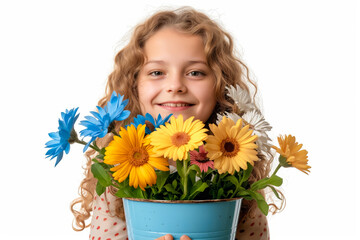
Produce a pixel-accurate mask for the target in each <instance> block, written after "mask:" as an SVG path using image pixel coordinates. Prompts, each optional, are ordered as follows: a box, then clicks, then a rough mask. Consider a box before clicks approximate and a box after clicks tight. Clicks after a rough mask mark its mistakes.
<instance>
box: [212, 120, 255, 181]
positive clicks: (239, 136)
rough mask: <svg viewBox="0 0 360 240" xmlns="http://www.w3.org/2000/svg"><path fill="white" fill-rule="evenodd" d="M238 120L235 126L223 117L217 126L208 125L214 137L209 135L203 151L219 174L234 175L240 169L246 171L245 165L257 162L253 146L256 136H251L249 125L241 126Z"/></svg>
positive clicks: (231, 121) (241, 123) (240, 121)
mask: <svg viewBox="0 0 360 240" xmlns="http://www.w3.org/2000/svg"><path fill="white" fill-rule="evenodd" d="M242 125H243V121H242V119H241V118H240V119H239V120H237V122H236V124H235V122H234V121H233V120H231V119H230V118H227V117H225V116H224V117H223V119H222V120H221V122H220V123H219V125H218V126H216V125H215V124H210V125H209V127H210V130H211V131H212V133H213V134H214V136H211V135H209V137H208V139H207V143H206V145H205V149H206V151H207V152H208V157H209V158H210V160H214V167H215V168H216V169H217V170H218V172H219V173H224V172H228V173H230V174H234V172H235V171H237V172H238V171H240V168H242V169H247V163H248V162H249V163H250V164H251V165H254V161H257V160H259V158H258V156H257V151H256V148H257V147H258V146H257V145H256V144H255V141H256V140H257V138H258V136H257V135H252V133H253V130H249V125H246V126H244V127H243V126H242Z"/></svg>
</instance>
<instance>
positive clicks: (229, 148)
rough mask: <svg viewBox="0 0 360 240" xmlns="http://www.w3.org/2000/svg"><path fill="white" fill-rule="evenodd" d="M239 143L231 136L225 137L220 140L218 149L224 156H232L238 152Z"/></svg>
mask: <svg viewBox="0 0 360 240" xmlns="http://www.w3.org/2000/svg"><path fill="white" fill-rule="evenodd" d="M239 149H240V146H239V143H238V142H237V141H236V140H235V139H232V138H226V139H224V140H223V141H222V142H221V145H220V150H221V151H222V152H223V155H224V156H225V157H234V156H236V154H237V153H238V152H239Z"/></svg>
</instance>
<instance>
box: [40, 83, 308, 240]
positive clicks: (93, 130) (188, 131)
mask: <svg viewBox="0 0 360 240" xmlns="http://www.w3.org/2000/svg"><path fill="white" fill-rule="evenodd" d="M227 90H228V96H229V97H231V98H232V99H233V100H234V102H235V103H236V104H237V106H238V108H239V109H241V110H242V111H241V114H235V113H228V112H225V113H224V115H218V121H217V123H216V124H209V129H208V128H206V127H205V124H204V123H203V122H201V121H200V120H195V119H194V117H190V118H188V119H186V120H184V119H183V117H182V115H179V116H178V117H177V118H176V117H174V116H172V115H169V116H166V117H165V118H164V119H163V118H162V117H161V116H160V115H159V116H158V117H157V118H154V117H153V116H151V115H150V114H146V115H145V116H142V115H138V116H137V117H136V118H134V119H133V121H132V122H131V123H129V124H128V125H126V126H124V125H125V124H123V126H124V127H121V128H120V131H115V123H116V122H117V121H124V120H126V119H127V118H128V117H129V115H130V111H128V110H125V107H126V105H127V102H128V100H124V99H123V96H120V95H117V94H116V93H115V92H114V93H113V94H112V96H111V99H110V101H109V102H108V103H107V104H106V106H105V107H103V108H102V107H99V106H97V110H98V111H97V112H91V116H86V117H85V120H83V121H81V122H80V125H82V126H84V127H85V129H83V130H81V131H80V136H81V137H82V139H79V137H78V134H77V132H76V131H75V129H74V125H75V122H76V120H77V118H78V116H79V114H77V110H78V109H77V108H75V109H71V110H66V111H65V112H63V113H62V114H61V116H62V119H60V120H59V131H57V132H54V133H50V134H49V136H50V137H51V138H52V140H50V141H49V142H47V143H46V147H47V148H49V150H48V151H47V153H46V156H47V157H50V158H51V159H54V158H56V163H55V166H56V165H57V164H58V163H59V162H60V161H61V159H62V157H63V153H64V152H65V153H66V154H67V153H68V152H69V150H70V144H71V143H79V144H82V145H84V151H86V150H87V149H88V148H89V147H90V148H92V149H94V150H96V152H97V155H96V156H95V157H94V158H93V164H92V166H91V171H92V173H93V175H94V177H95V178H96V179H97V180H98V181H97V185H96V192H97V194H98V195H99V196H100V195H101V194H102V193H104V192H105V190H106V188H107V187H110V186H113V187H115V188H116V189H117V192H116V196H117V197H119V198H124V199H126V200H124V207H125V213H126V218H127V225H128V233H129V237H130V239H133V238H135V239H155V238H157V237H159V236H161V235H164V234H165V233H173V235H174V236H175V237H176V236H177V234H181V233H188V232H192V235H191V236H190V237H192V238H193V239H206V238H208V236H206V235H201V236H200V235H199V234H200V233H199V226H197V227H196V228H195V230H193V231H192V230H189V228H191V227H193V225H194V224H195V225H196V223H199V222H200V223H202V224H203V225H205V224H204V222H203V221H205V220H207V219H209V218H210V219H211V218H212V221H213V223H210V224H209V226H210V228H211V229H212V230H213V231H212V233H211V234H212V235H211V236H215V235H216V234H219V236H225V237H224V239H234V236H235V230H236V226H237V220H238V214H239V211H240V204H241V200H242V199H246V200H255V201H256V202H257V205H258V207H259V209H260V210H261V211H262V212H263V213H264V214H265V215H267V214H268V210H269V206H268V204H267V202H266V200H265V198H264V197H263V195H262V194H261V193H260V192H259V191H260V190H262V189H264V188H267V187H269V188H270V189H271V190H272V191H273V192H274V194H275V196H277V197H278V198H280V196H279V195H278V192H277V191H276V189H275V187H279V186H281V184H282V181H283V180H282V178H281V177H279V176H277V175H276V174H277V172H278V170H279V169H280V168H281V167H295V168H297V169H299V170H301V171H303V172H304V173H307V172H309V168H310V167H309V166H308V165H307V162H308V159H307V151H306V150H301V148H302V144H298V143H297V142H296V140H295V137H293V136H291V135H285V136H284V137H283V136H280V137H279V138H278V141H279V147H275V146H272V145H271V144H270V143H269V142H270V138H269V137H268V135H267V131H269V130H270V129H271V126H270V125H269V124H268V123H267V122H266V121H265V119H264V117H263V116H262V115H261V112H260V111H259V110H258V109H257V108H256V107H255V105H254V104H253V103H252V102H251V100H250V97H249V95H248V94H247V92H245V91H242V90H241V88H240V87H239V86H237V87H236V88H235V87H230V88H228V89H227ZM108 133H112V134H113V140H112V141H111V142H110V143H109V145H108V146H107V147H105V148H100V147H98V146H97V144H96V141H95V139H97V138H102V137H104V136H105V135H106V134H108ZM85 138H89V139H90V140H88V141H85V140H84V139H85ZM271 148H274V149H275V150H276V151H277V152H278V153H279V155H280V156H279V164H278V166H277V168H276V169H275V171H274V172H273V174H272V175H271V176H270V177H266V178H263V179H260V180H258V181H255V182H251V181H249V177H250V176H251V173H252V170H253V166H254V163H255V162H256V161H260V158H259V156H261V155H265V154H269V152H270V149H271ZM169 159H170V160H169ZM139 200H140V201H139ZM165 200H167V201H169V202H170V203H175V204H173V205H175V206H176V207H178V206H179V204H178V203H186V204H187V203H194V202H197V203H198V202H203V203H210V202H211V203H212V204H214V203H215V205H217V203H220V202H222V203H225V205H226V204H227V205H231V206H230V208H232V210H226V206H224V205H223V206H221V207H220V209H219V210H215V206H214V205H210V204H208V206H210V210H206V209H202V208H201V207H200V205H198V204H197V205H195V207H193V208H192V209H191V210H189V211H190V212H186V211H188V210H184V209H183V208H181V209H178V210H173V209H167V210H166V211H171V213H169V212H167V213H166V214H163V215H161V216H160V217H158V218H156V217H155V215H157V213H160V212H164V211H161V210H159V211H158V210H150V209H151V208H150V207H148V206H143V205H138V204H142V202H153V203H158V202H164V201H165ZM167 206H170V205H167ZM192 206H194V205H192ZM158 209H162V210H164V206H160V207H158ZM198 209H200V213H195V212H194V211H196V210H198ZM136 210H137V211H138V212H139V211H140V213H136V214H140V216H139V215H136V214H135V215H132V212H136ZM146 211H150V212H149V213H148V214H149V217H146V214H145V212H146ZM176 211H178V212H179V214H182V215H184V217H185V218H186V219H185V220H180V219H179V216H178V215H175V216H174V215H173V214H175V212H176ZM216 211H218V212H216ZM206 212H210V213H213V214H215V215H216V217H209V216H206V215H204V213H206ZM215 212H216V213H215ZM155 213H156V214H155ZM164 215H165V216H166V215H170V217H171V218H170V220H164V218H165V216H164ZM198 215H202V217H203V218H202V219H201V220H194V221H189V220H190V219H191V220H193V219H195V216H198ZM139 219H143V220H144V221H146V219H148V221H146V222H144V221H142V220H141V221H142V222H139ZM171 219H177V221H182V224H183V223H184V221H185V222H188V223H189V226H186V227H185V230H184V229H181V230H179V229H175V228H174V229H173V227H174V224H173V225H170V226H165V227H164V226H162V225H164V224H165V223H167V222H169V221H170V222H173V221H171ZM226 219H228V220H227V221H224V220H226ZM220 223H224V224H225V225H226V226H224V227H222V228H220V229H218V230H216V231H217V233H215V230H214V228H215V227H216V226H218V225H221V224H220ZM151 224H152V225H151ZM175 225H176V224H175ZM197 225H199V224H197ZM158 226H160V228H159V229H158V228H157V227H158ZM139 227H143V229H138V228H139ZM154 228H156V229H154ZM136 229H137V230H136ZM135 231H138V232H137V233H135ZM139 232H140V233H139ZM203 232H204V234H209V230H207V229H204V230H203ZM196 234H198V235H196ZM214 234H215V235H214ZM217 239H221V238H217Z"/></svg>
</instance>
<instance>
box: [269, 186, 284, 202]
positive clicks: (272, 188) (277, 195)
mask: <svg viewBox="0 0 360 240" xmlns="http://www.w3.org/2000/svg"><path fill="white" fill-rule="evenodd" d="M269 188H271V190H272V191H273V193H274V194H275V196H276V197H277V198H278V199H280V200H282V198H281V197H280V195H279V193H278V191H276V189H275V188H274V187H273V186H269Z"/></svg>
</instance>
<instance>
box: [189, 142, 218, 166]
mask: <svg viewBox="0 0 360 240" xmlns="http://www.w3.org/2000/svg"><path fill="white" fill-rule="evenodd" d="M190 163H191V165H193V164H195V165H198V166H199V167H200V170H201V171H202V172H207V171H208V169H209V168H211V169H214V161H211V160H209V158H208V157H207V152H206V151H205V148H204V145H201V146H200V147H199V152H198V151H196V150H193V151H190Z"/></svg>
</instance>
